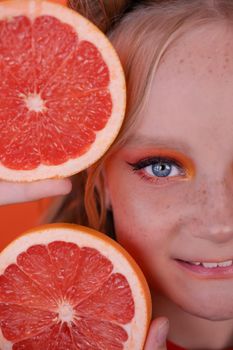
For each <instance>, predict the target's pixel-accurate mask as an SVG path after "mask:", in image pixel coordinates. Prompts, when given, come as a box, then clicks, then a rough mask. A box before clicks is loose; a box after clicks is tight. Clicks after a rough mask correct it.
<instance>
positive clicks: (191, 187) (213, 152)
mask: <svg viewBox="0 0 233 350" xmlns="http://www.w3.org/2000/svg"><path fill="white" fill-rule="evenodd" d="M231 38H232V29H231V30H230V29H228V30H227V29H226V28H225V27H224V25H218V26H217V25H216V24H215V26H208V27H205V28H204V30H202V29H199V30H193V31H192V32H190V33H186V35H185V36H184V37H183V38H182V40H181V41H180V42H178V43H177V44H176V46H175V47H173V48H172V49H170V52H168V53H167V54H166V55H165V57H164V60H163V62H162V63H161V65H160V67H159V69H158V72H157V73H156V76H155V79H154V82H153V85H152V90H151V94H150V96H149V100H148V104H147V106H146V110H145V111H144V112H143V116H140V120H139V124H138V127H137V129H136V131H134V133H133V134H132V136H131V137H129V139H128V141H127V143H126V144H125V145H124V147H123V148H121V149H119V150H118V151H117V152H116V153H115V154H114V155H113V156H112V157H111V158H110V160H109V162H108V163H107V164H106V169H105V173H106V187H107V189H108V194H109V201H110V203H111V206H112V210H113V213H114V221H115V229H116V235H117V239H118V241H119V243H121V244H122V245H123V246H124V247H125V248H126V249H127V250H128V251H129V252H130V253H131V254H132V255H133V256H134V257H135V259H136V260H137V261H138V263H139V264H140V265H141V267H142V269H143V271H144V272H145V274H146V276H147V278H148V281H149V283H150V286H151V292H152V300H153V321H152V323H151V326H150V329H149V332H148V336H147V340H146V343H145V347H144V350H159V349H160V350H166V338H168V339H169V340H171V341H173V342H174V343H176V344H179V345H181V346H183V347H185V348H187V349H190V350H193V349H202V350H203V349H225V348H227V347H230V346H233V336H232V329H233V295H232V289H233V278H232V277H231V278H228V279H226V278H225V279H219V278H214V279H205V278H202V279H200V278H197V277H196V276H194V275H193V274H191V273H189V272H187V271H185V270H183V269H181V268H180V266H179V265H178V264H177V262H176V260H175V259H183V260H186V261H189V260H190V261H225V260H229V259H232V258H233V256H232V252H233V215H232V214H233V137H232V135H233V113H232V111H233V98H232V96H233V95H232V91H233V79H232V77H233V60H232V56H233V44H232V43H231ZM229 58H230V59H229ZM161 150H162V151H161ZM171 155H172V159H173V161H177V162H178V163H179V164H180V163H181V164H182V166H177V164H176V163H174V162H173V163H169V164H168V163H167V165H169V166H170V173H168V175H166V176H163V177H161V176H158V173H156V172H155V168H153V167H152V165H151V164H150V165H148V164H147V165H144V167H142V165H140V167H141V168H140V169H139V168H138V167H136V166H135V163H137V162H138V161H141V160H142V159H145V158H148V157H150V158H151V157H154V158H155V157H158V156H160V158H164V157H166V159H165V160H164V161H167V159H168V158H169V157H170V158H171ZM132 163H134V166H132ZM130 164H131V165H130ZM153 164H154V165H155V160H154V163H153ZM163 164H165V163H163ZM133 167H134V170H133ZM135 167H136V169H135ZM50 181H51V182H50ZM50 181H47V182H41V184H39V185H38V184H37V185H38V186H41V191H44V192H41V194H42V195H43V194H44V195H45V196H48V195H49V192H50V191H54V188H53V186H54V185H53V184H57V187H56V191H57V194H59V192H60V194H64V192H69V190H70V186H71V185H70V182H57V183H56V182H53V180H50ZM43 183H44V184H46V186H47V189H45V188H44V186H43ZM1 186H2V189H4V191H5V196H3V197H2V198H1V201H2V204H9V203H10V202H11V201H16V200H15V199H14V198H16V197H17V201H25V193H28V192H27V191H28V190H26V192H25V189H26V187H27V188H29V187H30V191H31V192H30V191H29V192H30V196H29V197H30V198H34V199H36V197H37V196H38V188H35V187H33V184H27V185H17V186H19V187H18V188H17V191H18V192H17V193H18V194H17V196H16V194H14V195H13V194H12V192H13V191H12V188H13V187H11V186H14V185H11V186H8V184H6V183H2V184H1ZM25 186H26V187H25ZM35 186H36V184H35ZM66 186H67V187H66ZM1 192H2V191H1ZM51 194H53V195H54V193H52V192H51ZM122 198H124V200H122ZM26 200H28V194H27V196H26ZM125 218H127V220H125ZM167 320H169V324H170V327H168V323H167V322H166V321H167ZM184 330H185V331H184Z"/></svg>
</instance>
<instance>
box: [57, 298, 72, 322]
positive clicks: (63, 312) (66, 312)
mask: <svg viewBox="0 0 233 350" xmlns="http://www.w3.org/2000/svg"><path fill="white" fill-rule="evenodd" d="M58 313H59V320H60V321H62V322H72V321H73V319H74V309H73V307H72V305H70V304H69V303H68V302H63V303H62V304H61V305H59V306H58Z"/></svg>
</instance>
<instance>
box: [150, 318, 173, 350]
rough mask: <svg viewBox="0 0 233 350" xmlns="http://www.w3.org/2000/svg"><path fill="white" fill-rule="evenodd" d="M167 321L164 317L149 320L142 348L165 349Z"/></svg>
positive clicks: (151, 349)
mask: <svg viewBox="0 0 233 350" xmlns="http://www.w3.org/2000/svg"><path fill="white" fill-rule="evenodd" d="M168 330H169V322H168V319H167V318H165V317H159V318H157V319H155V320H153V321H152V322H151V326H150V329H149V333H148V336H147V340H146V344H145V347H144V350H167V345H166V340H167V335H168Z"/></svg>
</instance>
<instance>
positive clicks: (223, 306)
mask: <svg viewBox="0 0 233 350" xmlns="http://www.w3.org/2000/svg"><path fill="white" fill-rule="evenodd" d="M177 305H178V306H179V307H180V308H181V309H182V310H183V311H185V312H186V313H189V314H191V315H193V316H196V317H199V318H203V319H206V320H209V321H226V320H231V319H233V304H232V303H226V302H224V301H221V300H219V301H217V302H216V299H213V300H211V297H209V298H206V299H205V298H203V299H199V300H197V299H196V300H193V303H190V301H186V303H185V302H184V301H183V302H182V303H177Z"/></svg>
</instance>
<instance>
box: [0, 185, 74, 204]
mask: <svg viewBox="0 0 233 350" xmlns="http://www.w3.org/2000/svg"><path fill="white" fill-rule="evenodd" d="M71 188H72V184H71V180H70V179H61V180H42V181H36V182H31V183H11V182H5V181H2V182H0V193H1V197H0V205H7V204H13V203H19V202H30V201H34V200H38V199H41V198H46V197H53V196H57V195H65V194H68V193H69V192H70V191H71Z"/></svg>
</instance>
